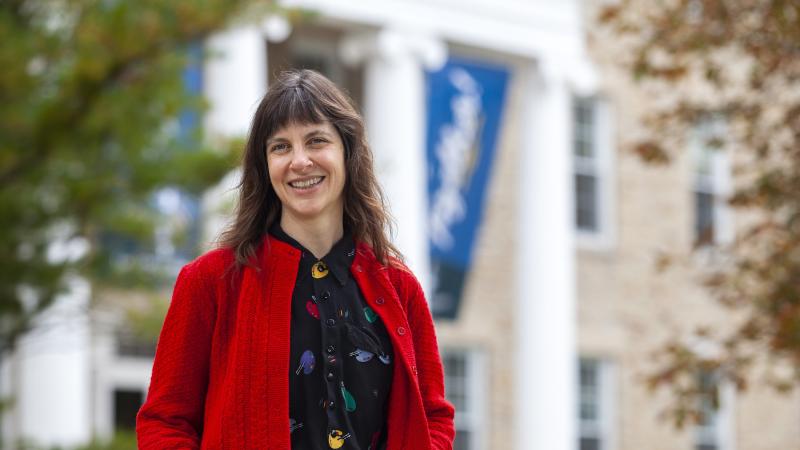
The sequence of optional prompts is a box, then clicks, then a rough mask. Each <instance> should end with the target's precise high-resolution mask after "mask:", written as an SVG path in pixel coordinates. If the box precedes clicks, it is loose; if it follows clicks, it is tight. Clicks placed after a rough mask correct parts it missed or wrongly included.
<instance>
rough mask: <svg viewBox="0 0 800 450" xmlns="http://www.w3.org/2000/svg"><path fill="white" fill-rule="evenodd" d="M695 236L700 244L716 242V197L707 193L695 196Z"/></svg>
mask: <svg viewBox="0 0 800 450" xmlns="http://www.w3.org/2000/svg"><path fill="white" fill-rule="evenodd" d="M694 206H695V214H694V236H695V242H697V243H698V244H711V243H713V242H714V196H713V195H712V194H709V193H707V192H695V194H694Z"/></svg>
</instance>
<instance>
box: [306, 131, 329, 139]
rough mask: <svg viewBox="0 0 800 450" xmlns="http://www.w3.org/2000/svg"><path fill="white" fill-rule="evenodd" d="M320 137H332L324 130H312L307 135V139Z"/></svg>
mask: <svg viewBox="0 0 800 450" xmlns="http://www.w3.org/2000/svg"><path fill="white" fill-rule="evenodd" d="M320 135H322V136H328V137H330V133H328V132H327V131H325V130H322V129H317V130H311V131H309V132H308V133H306V135H305V138H306V139H308V138H310V137H312V136H320Z"/></svg>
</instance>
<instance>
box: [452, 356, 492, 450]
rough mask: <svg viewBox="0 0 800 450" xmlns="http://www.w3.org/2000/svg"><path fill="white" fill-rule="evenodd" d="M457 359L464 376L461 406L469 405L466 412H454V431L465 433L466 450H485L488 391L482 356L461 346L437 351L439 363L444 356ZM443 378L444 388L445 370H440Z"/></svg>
mask: <svg viewBox="0 0 800 450" xmlns="http://www.w3.org/2000/svg"><path fill="white" fill-rule="evenodd" d="M452 356H458V357H463V358H464V377H465V384H464V386H465V388H466V392H465V393H464V399H465V403H467V405H468V406H469V407H468V408H467V411H463V410H458V405H455V404H454V406H455V407H456V412H455V419H454V424H455V429H456V432H458V431H468V432H469V434H470V436H471V437H472V439H471V440H470V445H469V446H468V447H467V450H483V449H487V448H489V447H488V445H487V441H486V439H487V438H488V435H489V432H488V426H487V424H488V423H489V422H488V421H489V417H488V415H487V414H486V411H487V409H488V403H487V397H486V392H487V391H488V390H489V384H488V380H487V372H486V364H485V359H486V356H485V354H484V352H483V351H482V350H479V349H473V348H464V347H444V348H442V350H441V358H442V364H443V365H444V362H445V360H446V359H447V358H448V357H452ZM443 369H444V375H445V386H446V387H447V386H452V384H451V383H450V384H448V383H447V380H448V378H449V377H448V373H447V367H443Z"/></svg>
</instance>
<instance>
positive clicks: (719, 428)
mask: <svg viewBox="0 0 800 450" xmlns="http://www.w3.org/2000/svg"><path fill="white" fill-rule="evenodd" d="M698 376H700V375H698ZM710 376H713V374H712V375H710ZM717 389H718V393H717V395H718V397H719V408H717V410H716V411H713V418H712V424H711V425H701V424H697V425H695V426H694V427H693V430H692V448H693V450H698V449H699V448H700V446H701V445H715V446H716V448H715V450H736V445H735V427H734V420H735V401H736V389H735V387H734V386H733V385H732V383H730V382H728V381H725V380H721V381H718V382H717ZM699 401H702V399H701V400H699Z"/></svg>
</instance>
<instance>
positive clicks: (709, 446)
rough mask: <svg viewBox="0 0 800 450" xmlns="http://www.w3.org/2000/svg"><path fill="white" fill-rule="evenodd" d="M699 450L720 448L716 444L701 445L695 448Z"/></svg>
mask: <svg viewBox="0 0 800 450" xmlns="http://www.w3.org/2000/svg"><path fill="white" fill-rule="evenodd" d="M695 448H696V449H697V450H717V449H719V446H717V445H716V444H699V445H697V447H695Z"/></svg>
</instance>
